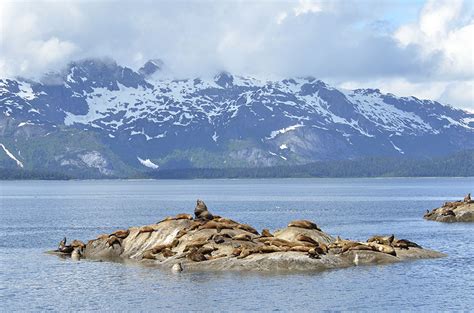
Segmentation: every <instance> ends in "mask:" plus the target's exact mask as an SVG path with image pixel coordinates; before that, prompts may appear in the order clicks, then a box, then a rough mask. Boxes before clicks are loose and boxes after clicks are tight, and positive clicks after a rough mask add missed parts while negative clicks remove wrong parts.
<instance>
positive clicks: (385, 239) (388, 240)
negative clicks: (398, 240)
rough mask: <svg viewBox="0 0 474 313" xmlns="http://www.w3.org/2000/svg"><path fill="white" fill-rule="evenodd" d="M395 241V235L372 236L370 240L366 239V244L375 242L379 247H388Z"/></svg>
mask: <svg viewBox="0 0 474 313" xmlns="http://www.w3.org/2000/svg"><path fill="white" fill-rule="evenodd" d="M394 239H395V235H391V236H372V237H371V238H369V239H367V242H375V243H379V244H381V245H388V246H390V245H391V244H392V242H393V240H394Z"/></svg>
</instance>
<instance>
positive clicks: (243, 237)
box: [232, 234, 252, 241]
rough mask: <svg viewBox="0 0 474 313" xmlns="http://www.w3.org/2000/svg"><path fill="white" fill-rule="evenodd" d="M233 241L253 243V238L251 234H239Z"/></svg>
mask: <svg viewBox="0 0 474 313" xmlns="http://www.w3.org/2000/svg"><path fill="white" fill-rule="evenodd" d="M232 240H243V241H252V237H251V236H250V235H249V234H238V235H235V236H234V237H232Z"/></svg>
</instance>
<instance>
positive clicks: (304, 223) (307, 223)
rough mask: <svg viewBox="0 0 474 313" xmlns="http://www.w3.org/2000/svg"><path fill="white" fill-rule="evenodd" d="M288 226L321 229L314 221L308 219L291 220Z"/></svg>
mask: <svg viewBox="0 0 474 313" xmlns="http://www.w3.org/2000/svg"><path fill="white" fill-rule="evenodd" d="M288 227H299V228H306V229H316V230H319V231H321V229H320V228H319V227H318V225H316V224H315V223H313V222H311V221H308V220H296V221H291V222H290V223H289V224H288Z"/></svg>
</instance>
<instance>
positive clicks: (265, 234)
mask: <svg viewBox="0 0 474 313" xmlns="http://www.w3.org/2000/svg"><path fill="white" fill-rule="evenodd" d="M262 237H273V235H272V233H271V232H270V230H268V229H266V228H264V229H263V230H262Z"/></svg>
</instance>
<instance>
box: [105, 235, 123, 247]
mask: <svg viewBox="0 0 474 313" xmlns="http://www.w3.org/2000/svg"><path fill="white" fill-rule="evenodd" d="M114 244H118V245H119V246H122V241H121V240H120V239H119V238H117V237H115V236H110V237H109V238H108V239H107V245H109V246H110V247H112V246H113V245H114Z"/></svg>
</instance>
